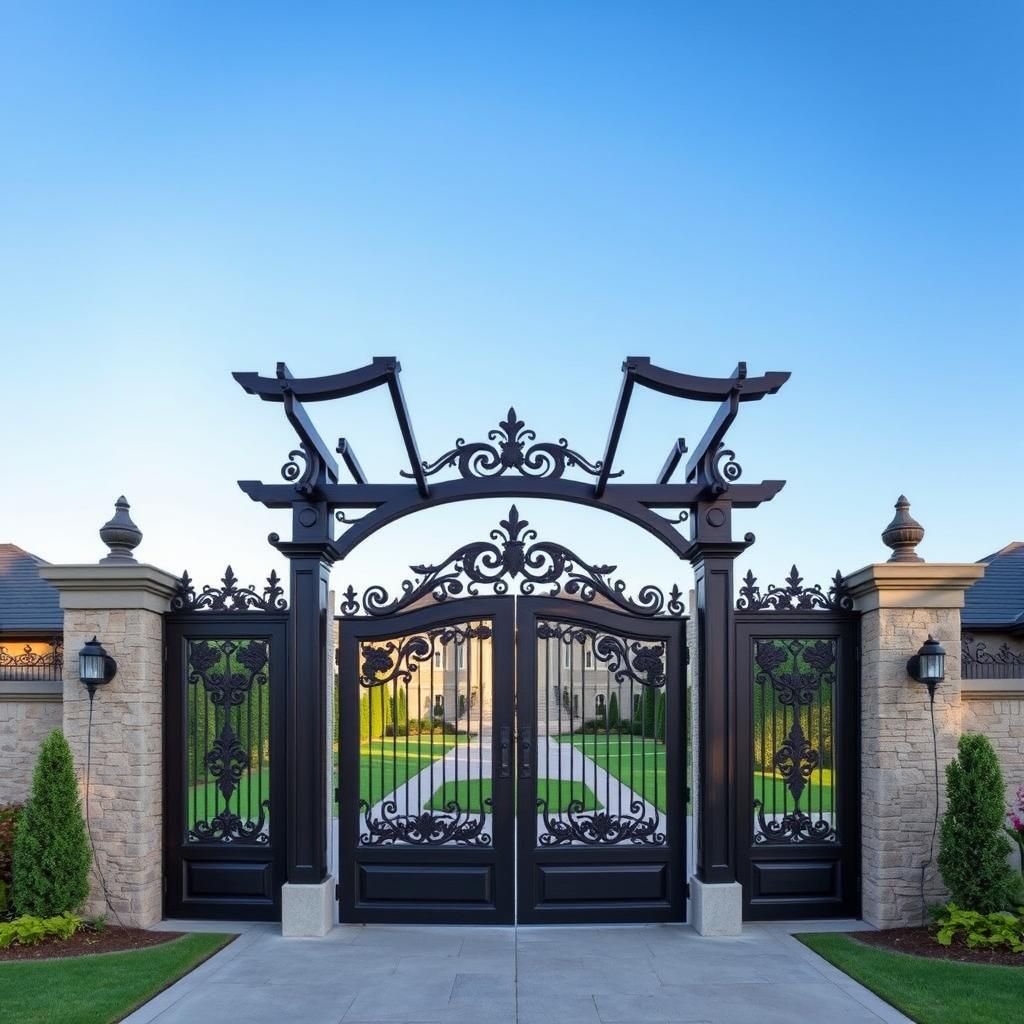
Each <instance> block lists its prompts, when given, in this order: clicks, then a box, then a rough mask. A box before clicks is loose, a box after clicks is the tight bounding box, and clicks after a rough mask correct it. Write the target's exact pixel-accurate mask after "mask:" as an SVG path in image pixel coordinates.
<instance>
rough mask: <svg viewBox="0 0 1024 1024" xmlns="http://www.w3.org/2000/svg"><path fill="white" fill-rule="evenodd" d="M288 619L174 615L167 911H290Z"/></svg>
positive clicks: (223, 916)
mask: <svg viewBox="0 0 1024 1024" xmlns="http://www.w3.org/2000/svg"><path fill="white" fill-rule="evenodd" d="M287 621H288V620H287V616H286V615H283V614H275V613H269V612H239V613H235V612H225V613H207V612H201V613H191V614H183V615H171V616H168V619H167V625H166V644H167V664H166V671H165V676H164V700H165V715H164V722H165V732H164V751H165V766H166V770H165V777H166V785H165V791H164V801H165V804H164V872H165V895H164V913H165V916H167V917H171V918H174V917H182V918H214V919H219V920H255V921H276V920H279V919H280V917H281V886H282V884H283V883H284V881H285V848H286V841H285V837H286V834H287V812H288V805H287V801H286V799H285V732H284V721H285V693H286V688H285V674H286V671H287Z"/></svg>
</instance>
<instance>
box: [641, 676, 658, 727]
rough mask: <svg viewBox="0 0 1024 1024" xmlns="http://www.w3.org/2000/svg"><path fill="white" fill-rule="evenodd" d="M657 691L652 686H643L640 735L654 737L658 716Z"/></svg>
mask: <svg viewBox="0 0 1024 1024" xmlns="http://www.w3.org/2000/svg"><path fill="white" fill-rule="evenodd" d="M657 708H658V691H657V690H656V689H655V688H654V687H653V686H645V687H644V696H643V706H642V708H641V711H640V714H641V716H642V722H643V731H642V732H641V734H640V735H642V736H647V737H650V738H651V739H653V738H654V734H655V728H656V726H657V717H658V710H657Z"/></svg>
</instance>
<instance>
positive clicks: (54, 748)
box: [13, 729, 92, 917]
mask: <svg viewBox="0 0 1024 1024" xmlns="http://www.w3.org/2000/svg"><path fill="white" fill-rule="evenodd" d="M91 863H92V853H91V852H90V850H89V840H88V838H87V837H86V833H85V822H84V821H83V820H82V802H81V800H80V799H79V797H78V780H77V779H76V778H75V766H74V763H73V761H72V759H71V748H70V747H69V746H68V741H67V740H66V739H64V734H63V733H62V732H60V731H59V730H57V729H55V730H54V731H53V732H51V733H50V735H49V736H47V737H46V739H45V740H44V741H43V745H42V748H41V749H40V751H39V760H38V761H36V769H35V773H34V774H33V776H32V793H31V796H30V797H29V800H28V803H27V804H26V805H25V810H24V811H23V812H22V814H21V819H20V821H19V822H18V831H17V832H16V833H15V836H14V889H13V895H14V900H13V903H14V907H15V909H16V910H17V912H18V913H19V914H31V915H33V916H34V917H56V916H57V915H58V914H65V913H75V912H76V911H77V910H79V908H80V907H81V906H82V904H83V903H84V902H85V900H86V897H87V896H88V895H89V865H90V864H91Z"/></svg>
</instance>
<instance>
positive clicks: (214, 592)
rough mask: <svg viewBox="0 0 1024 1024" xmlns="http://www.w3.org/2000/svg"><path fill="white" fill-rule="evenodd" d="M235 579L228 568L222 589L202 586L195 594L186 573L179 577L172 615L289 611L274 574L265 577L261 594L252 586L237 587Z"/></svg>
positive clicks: (278, 580)
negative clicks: (179, 613) (181, 613)
mask: <svg viewBox="0 0 1024 1024" xmlns="http://www.w3.org/2000/svg"><path fill="white" fill-rule="evenodd" d="M237 584H238V577H237V576H235V574H234V571H233V570H232V568H231V566H230V565H229V566H228V567H227V569H226V570H225V571H224V576H223V577H222V578H221V586H219V587H211V586H209V585H207V586H204V587H203V589H202V591H201V592H200V593H198V594H197V593H196V590H195V587H194V585H193V582H192V577H191V576H189V574H188V573H187V572H183V573H182V574H181V579H180V580H179V581H178V592H177V593H176V594H175V595H174V597H173V598H172V599H171V611H174V612H253V611H260V612H283V611H287V609H288V602H287V601H286V600H285V599H284V596H283V595H284V587H282V586H281V579H280V577H279V576H278V575H277V573H276V572H275V571H273V570H271V573H270V575H269V576H268V577H267V585H266V586H265V587H264V588H263V593H262V594H260V593H258V592H257V590H256V588H255V587H239V586H237Z"/></svg>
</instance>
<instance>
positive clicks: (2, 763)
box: [0, 681, 63, 806]
mask: <svg viewBox="0 0 1024 1024" xmlns="http://www.w3.org/2000/svg"><path fill="white" fill-rule="evenodd" d="M29 685H30V684H27V683H17V682H12V683H3V684H0V687H3V688H2V689H0V806H2V805H4V804H12V803H23V802H24V801H25V798H26V797H27V796H28V794H29V790H30V789H31V787H32V772H33V770H34V768H35V763H36V757H37V755H38V753H39V747H40V746H41V745H42V742H43V740H44V739H46V737H47V736H48V735H49V734H50V733H51V732H52V731H53V730H54V729H60V728H61V725H62V722H63V719H62V708H61V690H60V686H61V684H60V682H59V681H56V682H54V683H52V684H49V683H47V684H46V690H43V688H42V686H40V684H32V685H33V686H34V688H35V689H36V692H34V693H26V692H24V691H25V690H26V688H27V687H28V686H29Z"/></svg>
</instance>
